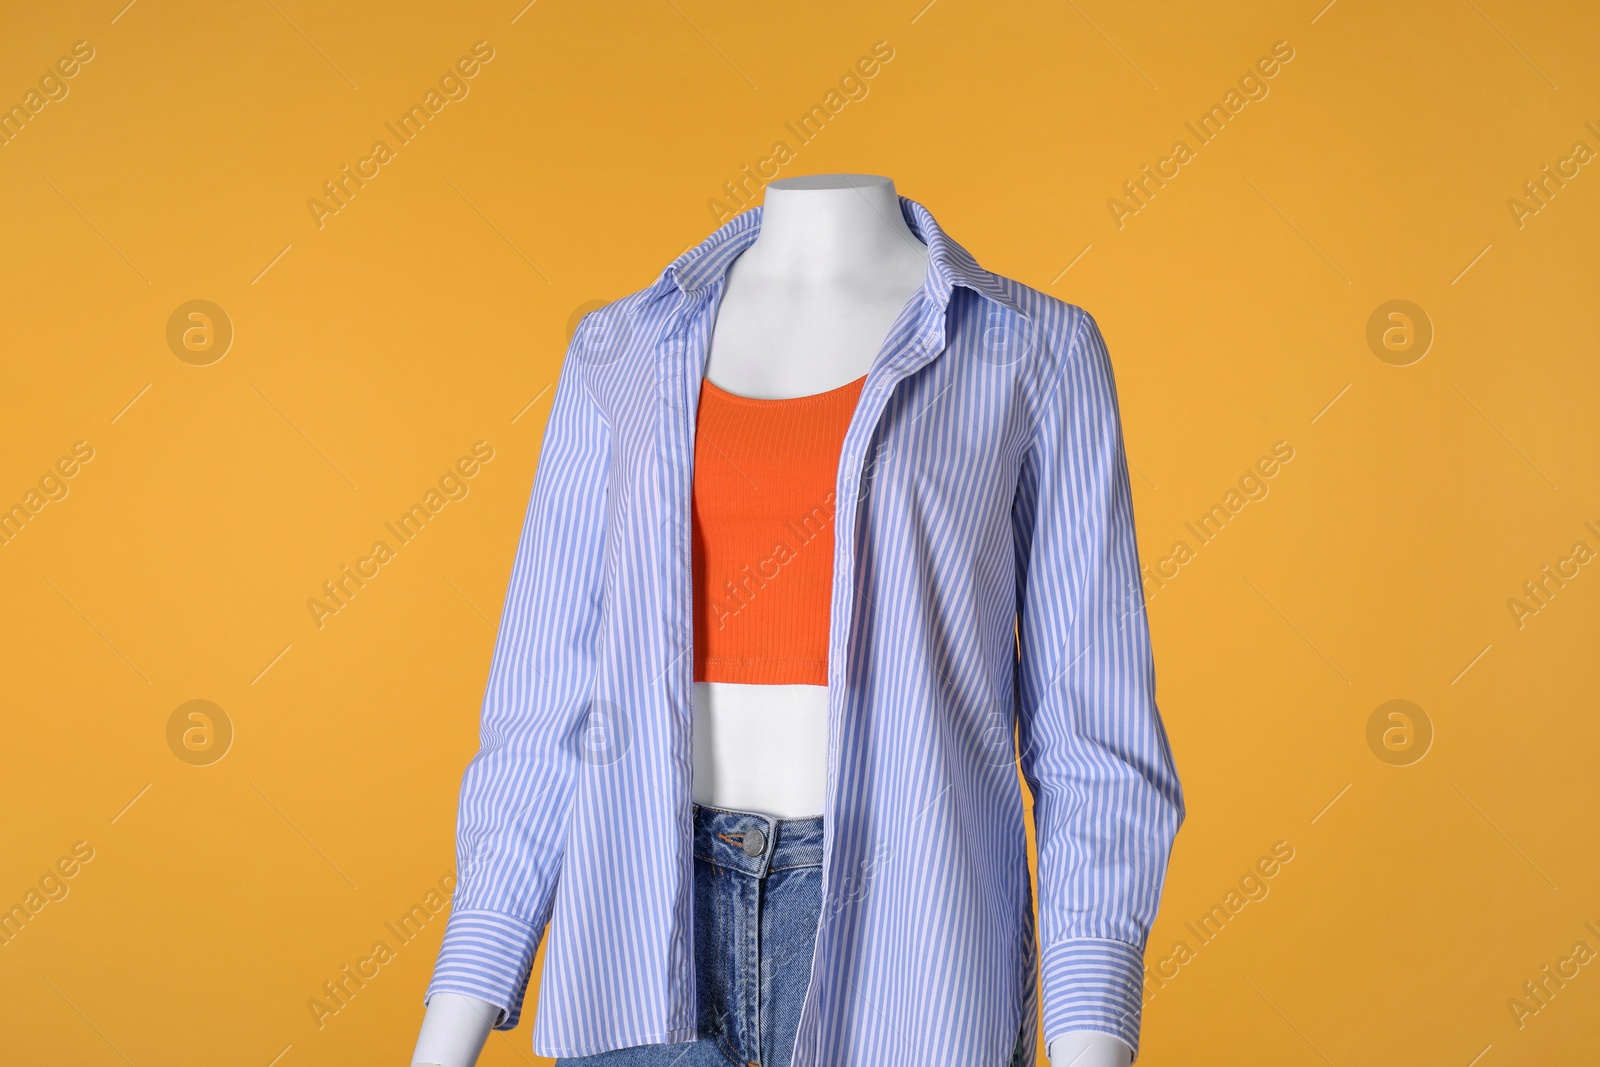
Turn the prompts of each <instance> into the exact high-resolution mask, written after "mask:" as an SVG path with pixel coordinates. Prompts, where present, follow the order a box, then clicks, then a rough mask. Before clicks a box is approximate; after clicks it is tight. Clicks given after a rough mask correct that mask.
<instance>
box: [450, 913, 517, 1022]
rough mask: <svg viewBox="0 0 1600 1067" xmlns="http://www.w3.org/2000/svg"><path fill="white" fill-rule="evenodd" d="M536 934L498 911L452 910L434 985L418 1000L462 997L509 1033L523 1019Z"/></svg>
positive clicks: (515, 919) (511, 917)
mask: <svg viewBox="0 0 1600 1067" xmlns="http://www.w3.org/2000/svg"><path fill="white" fill-rule="evenodd" d="M538 950H539V930H538V928H537V927H535V926H534V925H533V924H532V923H530V922H526V921H524V920H522V919H519V918H516V917H515V916H512V915H506V914H504V913H502V912H497V911H453V912H451V913H450V921H449V923H448V924H447V925H446V926H445V930H444V941H443V943H442V944H440V946H439V961H438V962H437V963H436V964H434V968H433V980H432V981H431V982H429V983H428V991H427V993H426V994H424V995H423V998H422V1001H423V1003H424V1004H426V1003H427V1002H428V1001H429V1000H430V999H432V997H433V995H434V994H435V993H464V994H466V995H467V996H469V997H477V998H478V999H479V1000H485V1001H488V1002H489V1003H490V1004H493V1005H495V1006H496V1007H498V1008H499V1009H500V1011H501V1016H500V1018H499V1020H498V1021H497V1022H496V1023H495V1024H494V1028H495V1029H496V1030H510V1029H511V1028H512V1027H514V1026H516V1025H517V1020H518V1019H520V1018H521V1017H522V998H523V995H524V994H525V993H526V992H527V990H528V977H529V974H530V972H531V971H532V970H533V957H534V954H535V953H536V952H537V951H538Z"/></svg>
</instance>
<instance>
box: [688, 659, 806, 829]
mask: <svg viewBox="0 0 1600 1067" xmlns="http://www.w3.org/2000/svg"><path fill="white" fill-rule="evenodd" d="M827 776H828V687H827V686H825V685H752V684H746V683H740V682H696V683H695V684H694V789H693V793H694V800H695V803H697V804H705V805H709V806H711V807H716V808H729V809H732V810H735V811H754V812H760V813H761V814H763V815H771V816H773V817H775V818H780V819H804V818H810V817H811V816H813V815H821V814H823V807H824V799H825V794H826V788H827Z"/></svg>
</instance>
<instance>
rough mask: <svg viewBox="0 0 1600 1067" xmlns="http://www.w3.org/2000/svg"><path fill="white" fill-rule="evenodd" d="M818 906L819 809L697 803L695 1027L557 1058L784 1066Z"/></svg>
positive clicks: (628, 1064)
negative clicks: (780, 814)
mask: <svg viewBox="0 0 1600 1067" xmlns="http://www.w3.org/2000/svg"><path fill="white" fill-rule="evenodd" d="M821 914H822V816H820V815H817V816H814V817H812V818H809V819H774V818H772V817H771V816H768V815H760V814H757V813H755V812H748V811H727V810H725V809H722V808H710V807H704V806H702V805H699V804H696V805H694V925H695V945H694V963H695V980H696V986H697V992H698V999H699V1007H700V1011H699V1019H698V1029H699V1032H700V1036H699V1037H698V1038H697V1039H696V1040H694V1041H689V1042H681V1043H678V1044H672V1045H635V1046H633V1047H632V1048H623V1049H617V1050H615V1051H612V1052H600V1053H596V1054H595V1055H592V1056H578V1057H571V1058H563V1059H557V1060H556V1067H728V1065H729V1064H737V1065H738V1067H745V1065H746V1064H760V1065H761V1067H789V1059H790V1057H791V1056H792V1055H793V1054H794V1037H795V1031H796V1030H797V1029H798V1028H799V1025H800V1005H801V1002H802V1001H803V1000H804V999H805V994H806V987H807V986H808V985H809V984H810V981H811V949H812V946H813V945H814V944H815V942H816V936H817V920H818V918H819V917H820V916H821Z"/></svg>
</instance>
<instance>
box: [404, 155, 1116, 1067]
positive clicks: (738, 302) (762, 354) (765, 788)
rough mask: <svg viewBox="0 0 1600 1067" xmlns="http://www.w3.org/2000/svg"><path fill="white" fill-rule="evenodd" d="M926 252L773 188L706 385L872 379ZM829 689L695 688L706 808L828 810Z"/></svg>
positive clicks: (859, 197) (428, 1051)
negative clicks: (869, 375)
mask: <svg viewBox="0 0 1600 1067" xmlns="http://www.w3.org/2000/svg"><path fill="white" fill-rule="evenodd" d="M927 259H928V250H927V247H926V246H924V245H923V244H922V243H921V242H920V241H918V240H917V238H916V236H915V235H914V234H913V233H912V232H911V230H910V228H909V227H908V226H907V225H906V222H905V219H904V217H903V216H902V214H901V210H900V206H899V201H898V194H897V192H896V190H895V186H894V183H893V182H892V181H890V180H889V179H888V178H883V177H877V176H872V175H859V174H834V175H816V176H810V177H803V178H786V179H782V180H780V181H776V182H773V183H771V184H770V185H768V186H767V188H766V194H765V202H764V207H763V217H762V224H761V232H760V234H759V236H758V237H757V238H756V240H755V242H754V243H753V244H752V245H751V246H750V247H749V248H748V249H746V250H745V252H744V253H743V254H742V255H740V256H739V258H738V259H736V260H735V261H734V262H733V264H732V265H731V267H730V268H729V270H728V277H727V285H726V289H725V291H724V294H723V297H722V301H721V304H720V305H719V307H718V308H717V316H716V320H715V325H714V327H713V331H712V338H711V348H710V352H709V354H708V357H707V365H706V377H707V378H708V379H709V380H710V381H711V382H712V383H713V384H715V385H717V386H718V387H720V388H722V389H724V390H726V391H728V392H730V393H735V394H739V395H742V396H749V397H754V398H759V399H783V398H789V397H797V396H808V395H811V394H814V393H821V392H825V391H828V390H831V389H835V388H838V387H839V386H842V385H845V384H846V383H848V382H851V381H854V380H855V379H857V378H860V377H861V376H863V375H865V374H866V373H867V370H868V367H869V366H870V365H871V363H872V361H873V359H874V357H875V356H876V355H877V353H878V351H879V349H880V348H881V346H882V344H883V339H884V337H885V336H886V334H887V333H888V331H889V328H890V327H891V326H892V325H893V323H894V321H895V319H896V317H897V316H898V315H899V314H900V311H901V309H902V308H904V306H905V305H906V303H907V302H908V301H909V300H911V299H912V297H913V296H914V295H915V294H916V292H917V290H918V288H919V287H920V286H921V285H922V283H923V280H924V277H925V273H926V270H927ZM827 735H828V690H827V687H826V686H817V685H745V684H735V683H728V682H709V683H708V682H697V683H695V687H694V784H693V796H694V800H695V802H696V803H699V804H703V805H711V806H714V807H720V808H732V809H739V810H746V811H757V812H762V813H764V814H768V815H773V816H776V817H779V818H804V817H809V816H812V815H816V814H819V813H821V812H822V811H823V807H824V786H825V782H826V772H827ZM498 1014H499V1009H498V1008H496V1007H494V1006H493V1005H491V1004H489V1003H487V1002H485V1001H482V1000H479V999H477V998H475V997H469V996H465V995H462V994H459V993H448V992H440V993H436V994H435V995H434V996H433V997H432V999H431V1000H430V1001H429V1004H428V1009H427V1014H426V1016H425V1017H424V1020H423V1024H422V1031H421V1034H420V1036H419V1037H418V1040H417V1046H416V1051H415V1052H414V1054H413V1057H412V1061H411V1062H412V1067H429V1065H432V1067H471V1065H472V1064H473V1063H475V1062H476V1060H477V1057H478V1054H479V1052H480V1051H481V1050H482V1048H483V1044H484V1042H485V1041H486V1040H487V1039H488V1035H489V1030H490V1028H491V1027H492V1025H493V1023H494V1021H495V1017H496V1016H497V1015H498ZM1046 1038H1047V1039H1048V1040H1049V1042H1050V1044H1049V1046H1048V1048H1049V1058H1050V1061H1051V1064H1052V1065H1053V1067H1068V1065H1071V1067H1128V1064H1129V1062H1130V1060H1131V1057H1132V1052H1131V1050H1130V1049H1129V1047H1128V1046H1127V1045H1125V1044H1123V1042H1122V1041H1120V1040H1119V1039H1117V1038H1116V1037H1113V1036H1112V1035H1110V1034H1107V1033H1103V1032H1100V1031H1089V1030H1086V1031H1076V1032H1069V1033H1065V1034H1047V1035H1046Z"/></svg>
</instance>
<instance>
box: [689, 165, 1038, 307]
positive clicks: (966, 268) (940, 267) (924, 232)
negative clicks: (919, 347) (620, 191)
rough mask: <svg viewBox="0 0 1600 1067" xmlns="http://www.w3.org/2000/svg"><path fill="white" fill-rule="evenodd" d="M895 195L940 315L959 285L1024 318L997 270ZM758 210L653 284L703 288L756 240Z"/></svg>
mask: <svg viewBox="0 0 1600 1067" xmlns="http://www.w3.org/2000/svg"><path fill="white" fill-rule="evenodd" d="M899 199H900V210H901V212H902V213H903V214H904V216H905V220H906V225H907V226H909V227H910V229H911V232H912V233H914V234H916V236H917V239H918V240H920V241H921V242H922V243H923V244H925V245H927V246H928V273H927V276H926V277H925V278H924V280H923V286H924V288H925V289H926V290H927V292H928V297H929V300H930V301H931V302H932V304H933V307H934V309H935V310H936V311H937V313H938V314H939V315H940V316H941V317H942V316H943V314H944V311H945V308H946V307H947V306H948V305H949V303H950V294H951V292H952V290H953V289H954V288H955V286H957V285H963V286H966V287H967V288H968V289H971V290H973V291H974V292H976V293H978V294H979V295H980V296H983V297H984V298H986V299H988V300H991V301H993V302H995V303H997V304H1001V305H1003V306H1004V307H1007V308H1010V309H1011V310H1012V311H1014V312H1016V313H1017V314H1019V315H1021V316H1022V317H1023V318H1024V319H1026V318H1027V317H1028V314H1027V312H1026V311H1024V310H1023V309H1022V307H1021V305H1020V304H1019V303H1018V302H1017V301H1016V300H1015V299H1014V298H1013V297H1012V296H1011V294H1009V293H1008V292H1006V290H1005V288H1004V287H1003V286H1002V285H1001V284H1000V283H999V281H998V280H997V279H996V278H995V276H994V275H993V274H991V273H990V272H988V271H986V270H984V269H983V268H982V267H980V266H978V261H977V260H976V259H974V258H973V257H972V253H970V252H968V251H967V250H966V249H965V248H962V247H961V246H960V245H959V244H957V243H956V242H955V240H954V239H953V238H951V237H950V235H949V234H947V233H945V232H944V229H943V228H942V227H941V226H940V225H939V224H938V223H937V222H936V221H934V218H933V215H932V214H931V213H930V212H929V211H928V209H927V208H925V207H923V206H922V205H921V204H919V203H917V202H916V201H915V200H912V199H911V198H910V197H907V196H902V197H900V198H899ZM761 213H762V205H760V204H757V205H755V206H754V207H751V208H747V209H746V210H744V211H741V212H740V213H739V214H737V215H735V216H734V217H733V218H731V219H729V220H728V221H727V222H725V223H723V224H722V225H721V226H720V227H718V228H717V230H716V231H715V232H713V233H712V234H711V236H709V237H707V238H706V239H705V240H704V241H701V242H700V243H699V244H698V245H695V246H694V247H693V248H691V249H689V250H688V251H686V252H684V253H683V254H682V255H680V256H679V257H678V258H677V259H675V260H673V261H672V262H671V263H669V264H668V265H667V268H666V269H665V270H664V271H662V272H661V277H660V279H659V280H658V283H657V284H670V285H674V286H676V287H677V288H678V289H679V290H681V291H682V292H684V293H686V294H689V295H694V294H696V293H697V292H699V291H702V290H704V289H705V288H706V287H707V286H708V285H710V284H711V283H712V282H713V281H715V280H716V279H717V278H719V277H721V276H722V275H723V274H725V273H726V272H727V270H728V267H729V265H731V264H732V263H733V261H734V260H735V259H737V258H738V256H739V255H740V253H742V252H743V251H744V250H745V249H746V248H749V247H750V246H751V245H752V244H753V243H755V239H756V236H757V235H758V234H759V233H760V232H761Z"/></svg>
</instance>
